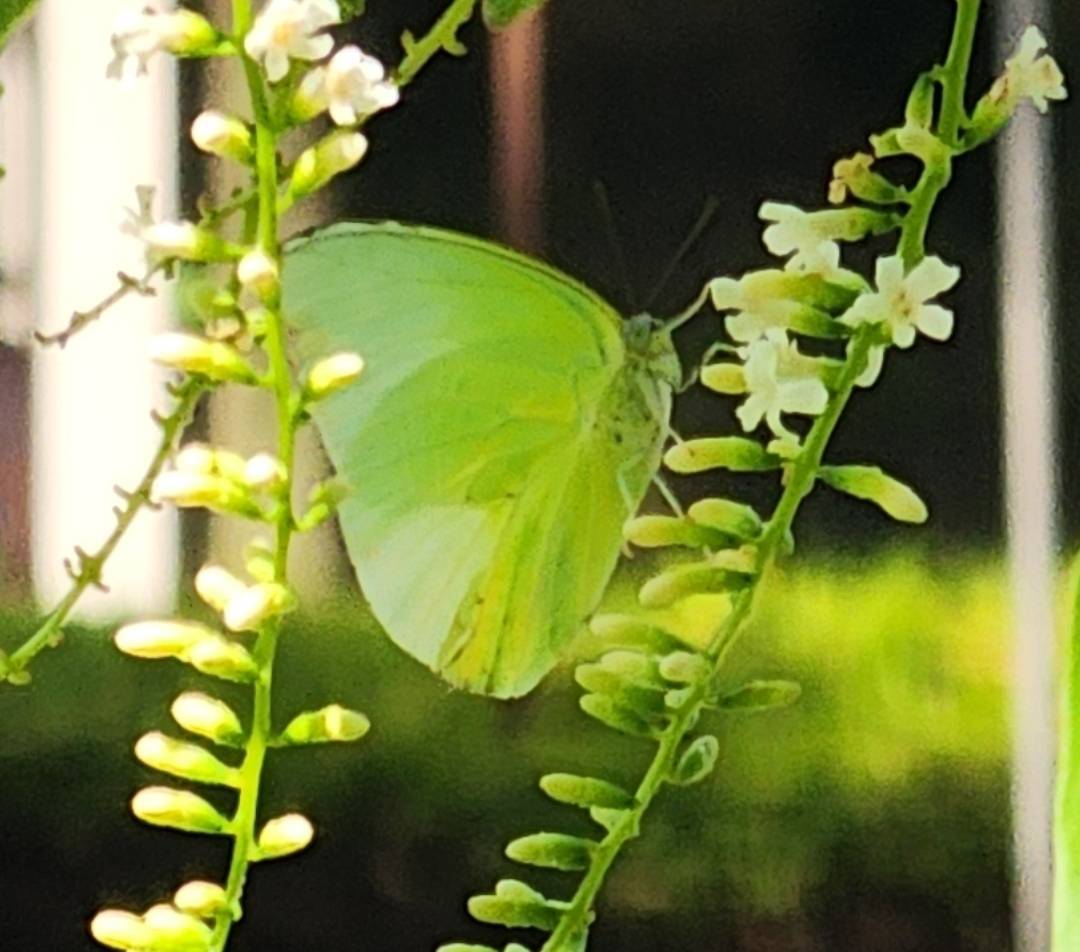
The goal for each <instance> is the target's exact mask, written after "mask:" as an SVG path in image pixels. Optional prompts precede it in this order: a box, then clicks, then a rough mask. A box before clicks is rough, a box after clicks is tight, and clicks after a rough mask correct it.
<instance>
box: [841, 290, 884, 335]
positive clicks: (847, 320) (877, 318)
mask: <svg viewBox="0 0 1080 952" xmlns="http://www.w3.org/2000/svg"><path fill="white" fill-rule="evenodd" d="M883 312H884V306H883V302H882V299H881V295H880V294H873V293H870V294H860V295H859V297H857V298H856V299H855V303H854V304H852V305H851V307H849V308H848V309H847V310H846V311H845V312H844V313H843V314H842V315H841V316H840V319H839V320H840V323H841V324H848V325H849V326H852V327H856V326H858V325H859V324H880V323H881V322H882V320H884V318H883V317H882V314H883Z"/></svg>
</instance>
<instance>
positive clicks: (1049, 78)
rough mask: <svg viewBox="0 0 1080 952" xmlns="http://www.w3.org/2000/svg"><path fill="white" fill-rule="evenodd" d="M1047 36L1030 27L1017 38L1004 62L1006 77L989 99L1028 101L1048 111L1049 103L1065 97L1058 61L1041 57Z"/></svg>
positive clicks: (999, 81)
mask: <svg viewBox="0 0 1080 952" xmlns="http://www.w3.org/2000/svg"><path fill="white" fill-rule="evenodd" d="M1045 49H1046V37H1045V36H1043V34H1042V31H1041V30H1040V29H1039V28H1038V27H1037V26H1029V27H1028V28H1027V29H1026V30H1025V31H1024V35H1023V37H1021V39H1020V46H1019V47H1018V48H1017V51H1016V53H1015V54H1014V55H1013V56H1012V57H1010V58H1009V59H1008V60H1006V61H1005V74H1004V75H1003V76H1002V77H1001V78H1000V79H998V81H997V82H996V83H995V84H994V88H993V89H992V90H991V93H990V95H991V97H992V98H997V99H1001V100H1005V99H1012V101H1014V102H1016V101H1018V100H1020V99H1030V100H1031V102H1032V103H1033V105H1034V106H1035V108H1036V109H1038V110H1039V112H1042V113H1045V112H1046V111H1047V109H1048V108H1049V102H1048V100H1062V99H1066V98H1067V97H1068V91H1067V90H1066V89H1065V76H1064V74H1063V73H1062V72H1061V67H1060V66H1058V64H1057V61H1056V60H1055V59H1054V58H1053V57H1052V56H1049V55H1044V54H1043V51H1044V50H1045Z"/></svg>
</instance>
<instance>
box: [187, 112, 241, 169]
mask: <svg viewBox="0 0 1080 952" xmlns="http://www.w3.org/2000/svg"><path fill="white" fill-rule="evenodd" d="M191 141H192V142H194V143H195V146H196V148H198V149H199V150H201V151H202V152H206V153H208V154H209V155H217V156H221V157H223V158H231V159H235V160H236V161H237V162H242V163H246V162H250V161H251V156H252V150H251V130H250V129H249V128H248V127H247V124H246V123H244V122H243V121H241V120H240V119H237V118H236V117H235V116H229V115H226V114H225V113H223V112H220V111H219V110H217V109H207V110H205V111H204V112H200V113H199V114H198V115H197V116H196V117H195V121H194V122H192V124H191Z"/></svg>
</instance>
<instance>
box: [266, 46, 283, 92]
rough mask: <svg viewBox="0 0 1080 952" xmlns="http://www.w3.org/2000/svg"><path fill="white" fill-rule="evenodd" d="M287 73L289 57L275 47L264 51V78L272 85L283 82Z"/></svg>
mask: <svg viewBox="0 0 1080 952" xmlns="http://www.w3.org/2000/svg"><path fill="white" fill-rule="evenodd" d="M288 73H289V56H288V54H287V53H286V52H285V51H284V50H283V49H280V48H278V47H276V46H272V47H270V49H268V50H267V51H266V78H267V79H269V80H270V82H272V83H277V82H280V81H281V80H283V79H284V78H285V77H286V76H287V75H288Z"/></svg>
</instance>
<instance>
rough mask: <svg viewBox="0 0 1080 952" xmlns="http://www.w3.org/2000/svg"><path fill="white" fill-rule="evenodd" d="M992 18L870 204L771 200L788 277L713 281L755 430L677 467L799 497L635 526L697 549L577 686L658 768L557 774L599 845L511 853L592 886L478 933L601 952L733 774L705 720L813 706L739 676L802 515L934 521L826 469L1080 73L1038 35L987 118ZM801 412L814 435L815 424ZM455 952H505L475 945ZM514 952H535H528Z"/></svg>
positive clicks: (921, 91)
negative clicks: (859, 402) (651, 866)
mask: <svg viewBox="0 0 1080 952" xmlns="http://www.w3.org/2000/svg"><path fill="white" fill-rule="evenodd" d="M978 13H979V0H959V2H958V4H957V17H956V23H955V26H954V33H953V38H952V44H951V46H950V50H949V54H948V57H947V59H946V60H945V62H944V64H943V65H941V66H939V67H937V68H935V69H933V70H931V71H930V72H929V73H927V74H925V75H924V76H922V77H920V79H919V80H918V82H917V83H916V84H915V88H914V90H913V92H912V94H911V96H910V98H909V100H908V105H907V110H906V116H905V122H904V125H902V126H901V127H899V128H897V129H893V130H890V131H888V132H886V133H884V134H883V135H881V136H875V137H873V138H872V139H871V142H872V145H873V148H874V155H873V156H871V155H869V154H860V155H857V156H855V157H854V158H852V159H846V160H843V161H842V162H840V163H838V164H837V166H836V169H835V173H834V181H833V182H832V184H831V186H830V189H829V194H830V200H831V201H832V202H833V203H834V204H841V203H843V202H844V201H846V200H847V199H848V198H852V199H854V200H855V201H856V202H858V203H859V204H853V205H848V206H844V207H840V208H835V209H831V210H824V211H811V212H808V211H803V210H802V209H799V208H795V207H793V206H789V205H782V204H779V203H775V202H767V203H765V204H764V205H763V206H762V208H761V217H762V219H763V220H764V221H765V222H766V223H767V227H766V228H765V232H764V236H763V238H764V243H765V246H766V248H767V249H768V250H769V251H770V252H771V253H772V254H774V255H776V256H779V257H783V258H786V259H787V260H786V262H785V263H784V265H783V266H782V267H780V268H773V269H768V270H763V271H756V272H753V273H750V274H747V275H744V276H742V277H741V278H739V279H737V280H734V279H730V278H719V279H717V280H715V281H713V282H712V283H711V284H710V286H709V291H710V293H711V297H712V301H713V304H714V305H715V306H716V308H717V309H718V310H720V311H723V312H726V313H727V317H726V318H725V326H726V330H727V334H728V336H729V337H730V338H731V340H732V341H733V344H734V346H732V345H718V347H717V348H715V351H716V352H721V351H727V352H729V353H733V354H734V355H735V356H736V357H737V358H738V359H737V360H728V361H720V362H715V363H709V364H707V365H706V366H705V367H704V368H703V369H702V373H701V381H702V383H703V384H704V386H706V387H707V388H709V389H710V390H713V391H714V392H718V393H721V394H727V395H731V396H735V397H737V398H738V399H739V400H740V401H741V405H740V406H739V407H738V409H737V411H736V416H737V418H738V420H739V423H740V426H741V428H742V430H743V431H744V433H745V435H737V436H714V437H705V438H700V439H693V440H690V441H687V442H680V443H678V444H677V445H675V446H673V447H672V448H671V449H670V450H669V451H668V452H667V454H666V455H665V460H664V462H665V465H666V466H667V468H668V469H670V470H672V471H673V472H675V473H680V474H684V473H697V472H703V471H707V470H718V469H719V470H727V471H729V472H732V473H739V474H768V473H774V474H776V475H778V476H779V477H780V484H781V486H782V492H781V493H780V496H779V500H778V502H777V504H776V507H775V508H774V509H773V511H772V513H771V515H770V516H768V517H767V518H762V517H761V516H760V515H759V514H758V513H757V512H755V511H754V510H753V509H752V508H751V507H749V506H747V505H745V504H743V503H742V502H740V501H738V500H733V499H724V498H707V499H700V500H698V501H697V502H695V503H694V504H693V505H691V506H690V507H689V509H688V510H687V511H686V513H685V515H678V516H642V517H638V518H636V519H632V520H631V521H630V522H629V523H628V524H627V526H626V529H625V534H626V538H627V540H628V541H629V542H630V543H632V544H634V545H637V546H642V547H646V548H658V547H673V548H678V549H682V550H684V551H685V550H687V549H689V550H692V551H693V552H694V553H695V554H693V555H691V556H690V557H689V558H685V557H684V558H683V559H680V560H677V561H675V563H674V564H672V565H670V566H669V567H668V568H666V569H664V570H663V571H661V572H660V573H659V574H657V575H655V576H654V577H652V578H650V579H649V580H648V581H647V582H646V583H645V584H644V585H643V586H642V588H641V589H640V592H639V595H638V599H639V602H640V605H641V608H642V611H641V612H640V613H638V614H628V615H614V616H613V615H608V616H599V617H596V618H594V619H593V621H592V624H591V627H592V629H593V632H594V633H595V634H596V635H597V636H599V637H601V638H602V639H603V640H604V642H605V643H606V644H608V645H611V646H612V650H609V651H607V653H605V654H603V655H602V657H600V658H599V659H598V660H597V661H595V662H590V663H587V664H583V665H580V666H579V667H578V668H577V672H576V677H577V681H578V683H579V684H580V685H581V686H582V687H583V688H584V689H585V691H586V693H585V695H584V696H583V697H582V698H581V708H582V710H583V711H584V712H585V713H586V714H588V715H589V716H591V717H593V718H594V719H596V720H598V721H600V722H601V723H602V724H604V725H606V726H607V727H610V728H611V729H613V730H616V731H619V732H620V733H623V734H628V735H631V736H634V737H638V738H641V739H642V740H644V741H646V742H648V743H650V744H652V745H653V747H654V754H653V758H652V761H651V763H650V765H649V767H648V769H647V771H646V772H645V774H644V776H643V777H642V778H641V780H640V782H639V783H638V786H637V788H636V789H634V790H629V789H625V788H623V787H621V786H618V785H616V784H613V783H611V782H610V781H608V780H607V779H603V778H600V777H588V776H577V775H570V774H558V773H556V774H549V775H547V776H545V777H543V778H542V779H541V781H540V787H541V789H542V790H543V791H544V793H546V794H547V795H548V796H549V797H551V798H552V799H554V800H556V801H557V802H559V803H564V804H566V805H568V806H572V807H576V808H579V809H582V810H584V811H586V812H587V813H588V815H589V817H590V818H591V819H592V820H593V822H594V823H595V824H596V826H597V835H596V836H595V837H582V836H576V835H574V836H571V835H567V834H562V833H551V832H542V833H536V834H532V835H529V836H524V837H521V838H520V839H517V840H514V841H513V842H511V843H510V844H509V846H508V847H507V848H506V854H507V856H508V857H509V858H510V859H512V860H514V861H516V862H518V863H522V864H525V865H530V866H538V867H543V868H548V869H555V870H561V871H565V872H572V873H576V874H579V875H580V880H579V882H578V885H577V888H576V890H575V891H574V892H573V894H572V895H571V896H570V898H569V899H567V900H561V899H559V900H556V899H550V898H548V897H546V896H544V895H543V894H541V893H540V892H539V891H537V890H536V889H534V888H532V887H531V886H529V885H527V884H526V883H524V882H521V881H518V880H514V879H507V880H503V881H501V882H500V883H498V884H497V885H496V887H495V890H494V892H493V893H491V894H488V895H481V896H474V897H473V898H472V899H471V900H470V901H469V910H470V912H471V913H472V915H473V916H474V917H475V918H476V919H479V920H480V921H482V922H486V923H492V924H497V925H503V926H507V927H512V928H530V929H535V930H538V931H540V932H544V933H547V934H548V935H547V938H546V940H545V941H544V942H543V944H542V945H540V946H538V948H539V949H541V952H582V950H584V949H585V948H586V947H587V944H588V933H589V928H590V926H591V924H592V922H593V920H594V917H595V914H596V912H595V906H596V901H597V897H598V895H599V893H600V890H601V888H602V887H603V884H604V881H605V878H606V876H607V873H608V870H609V869H610V868H611V866H612V864H613V863H614V862H615V860H616V858H617V857H618V856H619V854H620V852H621V850H622V848H623V846H625V845H626V843H627V842H629V841H630V840H632V839H633V838H635V837H637V836H638V835H639V834H640V833H641V830H642V824H643V822H644V819H645V816H646V814H647V812H648V809H649V807H650V805H651V804H652V802H653V800H654V799H655V798H656V797H657V796H658V795H659V794H660V792H661V791H662V790H664V789H665V788H667V787H669V786H688V785H690V784H694V783H698V782H700V781H702V780H704V779H705V778H706V777H707V776H708V775H709V773H710V772H711V771H712V770H713V768H714V767H715V765H716V762H717V759H718V757H719V750H720V744H719V741H718V740H717V738H716V736H715V735H714V734H712V733H709V732H707V731H706V732H701V731H700V729H699V725H701V723H702V721H703V719H705V718H706V717H710V718H713V717H715V715H716V714H717V713H720V714H722V713H724V712H729V711H734V710H739V711H747V710H765V709H770V708H775V707H777V706H781V705H786V704H790V703H791V702H793V701H794V700H795V699H796V698H797V697H798V693H799V688H798V686H797V685H795V684H792V683H790V682H784V681H753V682H750V683H748V684H742V685H737V684H731V683H729V681H728V679H727V677H726V671H725V664H724V662H725V660H726V659H727V657H728V654H729V652H730V651H731V648H732V646H733V645H734V644H735V642H736V641H737V640H738V638H739V637H740V636H741V635H742V633H743V632H744V631H745V630H746V628H747V627H748V624H749V622H750V621H751V619H752V616H753V612H754V607H755V604H756V602H757V601H758V599H759V598H760V597H762V592H763V589H764V588H765V584H764V583H765V580H766V579H767V578H768V577H769V570H770V569H771V568H772V566H773V565H774V564H775V563H776V561H777V559H778V558H780V557H781V556H782V555H784V554H786V553H787V552H789V551H790V550H791V548H792V546H793V537H792V534H791V530H792V524H793V522H794V519H795V516H796V514H797V513H798V510H799V506H800V505H801V503H802V501H803V499H804V498H805V497H806V496H807V495H809V493H810V492H811V491H812V490H813V489H814V488H815V486H816V485H817V484H818V483H819V482H821V483H825V484H826V485H828V486H830V487H832V488H833V489H836V490H839V491H841V492H844V493H847V494H850V495H854V496H856V497H858V498H861V499H866V500H868V501H870V502H872V503H874V504H876V505H878V506H879V507H880V508H881V509H882V510H883V511H884V512H886V513H887V514H889V515H890V516H892V517H893V518H895V519H897V520H899V521H902V522H909V523H920V522H923V521H925V519H926V518H927V510H926V507H925V505H924V504H923V503H922V501H921V500H920V499H919V497H918V496H917V495H916V494H915V492H914V491H913V490H911V489H910V488H908V487H907V486H905V485H904V484H903V483H901V482H900V481H899V480H896V479H894V478H893V477H891V476H889V475H887V474H886V473H884V472H883V471H882V470H881V469H880V468H878V467H876V466H868V465H847V464H844V465H825V464H824V462H823V460H824V456H825V451H826V449H827V447H828V443H829V439H830V437H831V435H832V433H833V431H834V429H835V427H836V425H837V422H838V421H839V420H840V418H841V416H842V414H843V411H844V409H845V408H846V406H847V404H848V401H849V400H850V398H851V396H852V394H853V393H854V391H855V389H856V388H857V387H860V386H869V385H872V384H873V382H874V381H875V380H876V378H877V375H878V373H879V372H880V370H881V366H882V363H883V360H884V357H885V355H886V354H887V352H888V351H889V350H890V349H892V348H893V347H902V348H903V347H909V346H911V345H912V344H913V343H914V341H915V339H916V338H917V336H919V335H923V336H926V337H929V338H931V339H935V340H943V339H945V338H947V337H948V336H949V334H950V332H951V329H952V324H953V315H952V313H951V311H949V310H948V309H947V308H945V307H944V306H942V305H940V304H938V303H936V301H937V298H938V296H939V295H940V294H942V293H944V292H946V291H948V290H949V289H950V288H952V287H953V285H955V283H956V282H957V280H958V279H959V269H957V268H955V267H952V266H949V265H946V264H945V263H944V262H942V261H941V260H940V259H938V258H935V257H928V256H927V255H926V251H925V236H926V229H927V225H928V222H929V219H930V214H931V212H932V210H933V208H934V206H935V204H936V201H937V198H938V196H939V195H940V193H941V192H942V190H943V189H944V188H945V186H946V185H947V184H948V182H949V179H950V177H951V174H952V164H953V160H954V159H955V157H956V156H958V155H960V154H961V153H963V152H966V151H968V150H969V149H971V148H973V147H974V146H975V145H978V144H981V143H982V142H985V141H986V140H987V139H988V138H989V136H990V135H991V134H992V133H993V132H995V131H997V130H998V129H1000V128H1001V127H1002V126H1003V125H1004V123H1005V121H1006V120H1007V119H1008V116H1009V115H1011V114H1012V112H1013V111H1014V110H1015V109H1016V108H1017V107H1018V106H1019V104H1020V102H1021V100H1023V99H1025V98H1027V99H1030V100H1031V101H1032V102H1033V103H1034V104H1035V105H1036V106H1038V107H1040V108H1041V107H1042V106H1043V105H1045V100H1047V99H1061V98H1063V97H1064V95H1065V90H1064V86H1063V82H1062V78H1061V72H1060V70H1059V69H1058V68H1057V65H1056V63H1054V62H1053V60H1052V59H1050V58H1049V57H1046V56H1042V57H1041V58H1040V56H1039V54H1040V53H1041V51H1042V49H1043V46H1044V45H1045V43H1044V41H1043V40H1042V39H1041V34H1038V32H1037V31H1036V30H1035V28H1031V29H1029V31H1028V32H1027V33H1026V34H1025V36H1024V39H1023V41H1022V43H1021V48H1020V52H1019V53H1018V54H1017V56H1016V57H1014V58H1013V59H1011V60H1009V62H1008V64H1007V66H1006V72H1005V74H1004V77H1003V78H1002V79H999V80H998V81H997V82H996V83H995V84H994V86H993V87H992V88H991V89H990V91H989V92H988V93H987V94H986V96H984V97H983V98H982V100H980V102H979V104H978V105H977V106H976V107H975V109H974V111H973V112H972V113H971V115H970V116H969V114H968V113H967V111H966V108H965V105H964V103H965V87H966V80H967V72H968V66H969V63H970V59H971V51H972V46H973V42H974V36H975V28H976V24H977V20H978ZM988 117H990V118H988ZM899 155H904V156H909V157H913V158H915V159H916V160H918V161H920V162H921V164H922V174H921V176H920V178H919V180H918V183H917V184H916V185H915V187H914V188H912V189H910V190H908V189H905V188H904V187H902V186H900V185H898V184H895V183H894V182H892V181H891V179H890V178H889V177H888V174H887V163H882V165H883V168H881V169H879V168H878V162H879V161H880V160H884V159H888V158H890V157H893V156H899ZM893 232H899V238H898V245H897V250H896V252H895V254H891V255H886V256H884V257H882V258H880V259H879V260H878V262H877V266H876V268H875V275H874V280H873V282H870V281H867V280H866V279H864V278H862V277H860V276H859V275H858V274H856V273H854V272H852V271H849V270H846V269H844V268H843V267H842V266H841V263H840V262H841V250H840V243H841V242H845V243H847V242H857V241H861V240H863V239H865V238H867V237H869V236H871V235H885V234H889V233H893ZM807 339H812V340H813V341H814V345H813V356H812V355H811V352H810V351H804V350H803V348H802V347H801V346H800V344H801V343H802V342H804V341H805V340H807ZM796 416H798V417H803V418H809V419H810V420H812V423H811V424H810V425H809V427H808V428H806V427H802V428H800V424H798V423H797V422H796V421H795V420H794V419H793V418H794V417H796ZM759 434H762V436H761V439H756V438H755V437H756V436H758V435H759ZM702 595H710V596H713V598H712V599H711V600H710V601H715V602H719V603H721V604H722V605H723V608H722V609H721V610H720V611H719V618H718V621H717V623H716V625H715V628H714V630H713V632H712V635H711V637H709V638H708V640H707V641H706V642H705V643H704V644H701V643H698V642H690V641H688V640H687V639H685V638H684V637H683V636H682V635H681V634H680V631H679V630H678V629H677V626H672V625H670V624H668V623H666V622H665V620H664V617H665V616H664V612H665V610H667V609H670V608H676V607H678V606H679V605H680V604H682V603H684V602H685V600H686V599H688V598H691V597H694V596H702ZM440 952H496V950H495V948H494V947H493V946H488V945H477V944H467V943H460V942H458V943H450V944H447V945H443V946H441V947H440ZM505 952H529V949H528V947H526V946H524V945H521V944H519V943H511V944H510V945H507V946H506V947H505Z"/></svg>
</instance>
